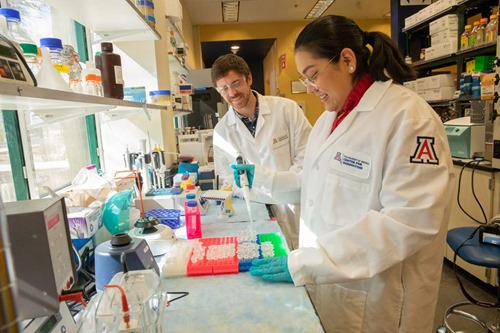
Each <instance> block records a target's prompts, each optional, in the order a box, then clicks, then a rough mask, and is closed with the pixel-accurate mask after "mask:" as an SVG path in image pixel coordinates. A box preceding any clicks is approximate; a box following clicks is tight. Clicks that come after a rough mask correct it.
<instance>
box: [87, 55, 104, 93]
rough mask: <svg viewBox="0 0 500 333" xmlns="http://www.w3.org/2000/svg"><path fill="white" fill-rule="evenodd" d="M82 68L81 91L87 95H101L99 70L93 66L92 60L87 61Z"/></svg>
mask: <svg viewBox="0 0 500 333" xmlns="http://www.w3.org/2000/svg"><path fill="white" fill-rule="evenodd" d="M85 65H86V67H85V69H83V70H82V86H83V93H84V94H87V95H94V96H102V84H101V71H100V70H99V69H97V68H95V63H94V62H93V61H90V60H89V61H87V62H86V63H85Z"/></svg>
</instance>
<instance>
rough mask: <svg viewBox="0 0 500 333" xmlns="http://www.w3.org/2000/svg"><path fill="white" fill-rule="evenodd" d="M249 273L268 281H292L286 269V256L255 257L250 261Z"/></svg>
mask: <svg viewBox="0 0 500 333" xmlns="http://www.w3.org/2000/svg"><path fill="white" fill-rule="evenodd" d="M250 274H251V275H252V276H258V277H260V278H262V279H264V280H268V281H274V282H290V283H293V280H292V276H291V275H290V271H289V270H288V256H281V257H270V258H264V259H256V260H254V261H252V267H250Z"/></svg>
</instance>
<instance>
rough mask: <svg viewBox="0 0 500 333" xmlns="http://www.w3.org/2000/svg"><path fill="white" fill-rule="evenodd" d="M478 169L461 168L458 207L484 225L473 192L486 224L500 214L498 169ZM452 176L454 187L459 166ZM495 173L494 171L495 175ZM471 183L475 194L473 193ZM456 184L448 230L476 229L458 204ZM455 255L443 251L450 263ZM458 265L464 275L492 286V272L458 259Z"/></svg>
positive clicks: (472, 221) (493, 282) (449, 249)
mask: <svg viewBox="0 0 500 333" xmlns="http://www.w3.org/2000/svg"><path fill="white" fill-rule="evenodd" d="M482 165H484V164H483V163H482V164H480V167H478V168H476V169H475V170H473V169H472V167H467V168H465V169H463V172H462V177H461V180H460V185H461V186H460V205H461V206H462V208H463V209H464V210H465V211H466V212H467V213H468V214H469V215H471V216H472V217H473V218H475V219H476V220H478V221H480V222H484V217H483V213H482V211H481V209H480V207H479V205H478V203H477V202H476V199H475V198H474V193H475V195H476V197H477V199H478V201H479V202H480V203H481V206H482V207H483V209H484V213H485V215H486V219H487V221H488V222H489V221H490V220H491V218H492V217H493V216H495V215H496V214H498V213H499V212H500V207H499V206H500V170H495V169H492V168H491V167H482ZM454 169H455V174H456V176H457V184H458V183H459V179H460V172H461V171H462V166H460V165H455V166H454ZM495 171H496V172H495ZM472 184H474V192H473V190H472ZM457 192H458V185H457V186H456V188H455V193H454V196H453V203H452V209H451V214H450V221H449V224H448V229H453V228H458V227H479V224H478V223H477V222H475V221H474V220H472V219H471V218H470V217H469V216H467V215H466V214H465V213H464V212H463V211H462V209H461V208H460V206H459V204H458V201H457ZM453 256H454V252H453V250H451V248H450V247H449V246H447V249H446V258H447V259H448V260H450V261H451V262H453ZM457 264H458V266H459V267H461V268H463V269H464V270H466V271H467V272H469V273H471V274H472V275H474V276H475V277H477V278H478V279H480V280H481V281H484V282H486V283H490V284H495V283H496V282H495V274H494V272H492V270H491V269H487V268H484V267H480V266H476V265H471V264H469V263H467V262H465V261H463V260H462V259H460V258H459V257H457Z"/></svg>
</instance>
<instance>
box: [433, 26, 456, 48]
mask: <svg viewBox="0 0 500 333" xmlns="http://www.w3.org/2000/svg"><path fill="white" fill-rule="evenodd" d="M451 40H456V41H458V30H457V29H455V30H441V31H439V32H436V33H435V34H433V35H431V45H437V44H442V43H446V42H448V41H451Z"/></svg>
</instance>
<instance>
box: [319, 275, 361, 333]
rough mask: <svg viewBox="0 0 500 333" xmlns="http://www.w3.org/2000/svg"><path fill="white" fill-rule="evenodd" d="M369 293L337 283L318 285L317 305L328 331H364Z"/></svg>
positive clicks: (333, 332) (356, 332)
mask: <svg viewBox="0 0 500 333" xmlns="http://www.w3.org/2000/svg"><path fill="white" fill-rule="evenodd" d="M366 299H367V293H366V292H364V291H361V290H352V289H347V288H344V287H342V286H340V285H337V284H326V285H318V286H317V290H316V295H315V300H316V302H315V306H316V310H317V311H318V313H319V316H320V319H321V322H322V324H323V326H324V327H325V331H326V332H328V333H360V332H362V331H363V320H364V313H365V306H366Z"/></svg>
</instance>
